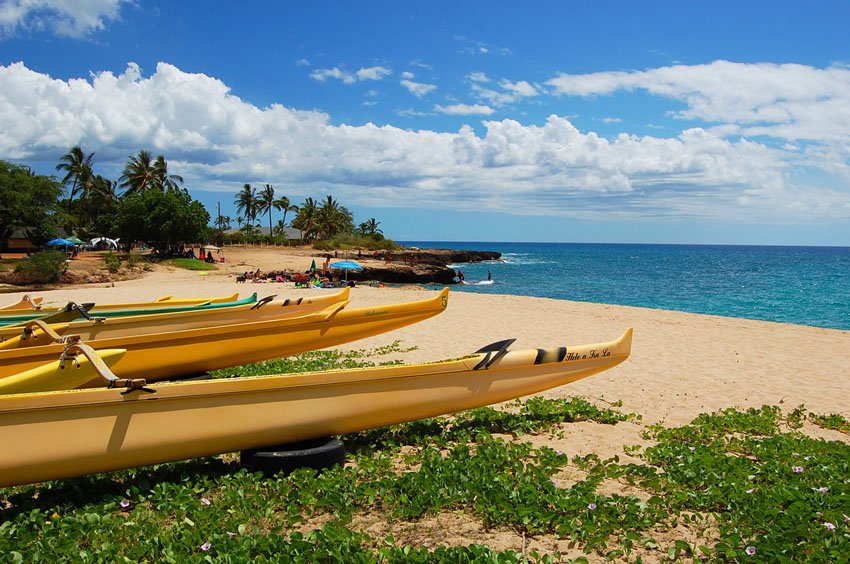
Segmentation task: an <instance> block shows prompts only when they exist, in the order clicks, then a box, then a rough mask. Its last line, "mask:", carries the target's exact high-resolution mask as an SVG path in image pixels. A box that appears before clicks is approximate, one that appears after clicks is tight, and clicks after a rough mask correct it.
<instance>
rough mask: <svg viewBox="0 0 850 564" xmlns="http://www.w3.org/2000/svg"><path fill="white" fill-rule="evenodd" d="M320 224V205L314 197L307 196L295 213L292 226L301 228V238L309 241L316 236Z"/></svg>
mask: <svg viewBox="0 0 850 564" xmlns="http://www.w3.org/2000/svg"><path fill="white" fill-rule="evenodd" d="M318 225H319V206H317V205H316V202H315V201H314V200H313V198H307V199H306V200H304V203H303V204H302V205H301V207H300V208H299V209H298V213H296V214H295V219H293V220H292V227H295V228H296V229H300V230H301V238H302V240H304V241H309V240H310V239H313V238H315V237H316V236H317V235H318V233H319V230H318Z"/></svg>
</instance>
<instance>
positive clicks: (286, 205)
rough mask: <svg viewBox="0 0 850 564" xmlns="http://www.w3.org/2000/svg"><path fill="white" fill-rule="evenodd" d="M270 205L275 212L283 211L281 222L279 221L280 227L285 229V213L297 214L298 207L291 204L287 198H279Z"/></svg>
mask: <svg viewBox="0 0 850 564" xmlns="http://www.w3.org/2000/svg"><path fill="white" fill-rule="evenodd" d="M272 205H273V206H274V209H276V210H277V211H283V220H282V221H281V227H286V214H287V212H292V213H297V212H298V206H296V205H293V204H291V203H290V201H289V198H287V197H286V196H281V197H280V198H278V199H277V200H275V201H274V202H272Z"/></svg>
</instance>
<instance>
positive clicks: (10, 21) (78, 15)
mask: <svg viewBox="0 0 850 564" xmlns="http://www.w3.org/2000/svg"><path fill="white" fill-rule="evenodd" d="M126 1H127V0H84V1H71V0H3V1H2V2H0V38H3V37H10V36H13V35H15V34H16V33H17V32H18V31H20V30H35V31H49V32H51V33H54V34H56V35H59V36H63V37H74V38H81V37H85V36H87V35H89V34H90V33H92V32H94V31H100V30H102V29H104V28H105V27H106V24H107V23H109V22H110V21H114V20H116V19H117V18H118V13H119V10H120V7H121V4H122V3H126Z"/></svg>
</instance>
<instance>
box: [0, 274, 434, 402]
mask: <svg viewBox="0 0 850 564" xmlns="http://www.w3.org/2000/svg"><path fill="white" fill-rule="evenodd" d="M448 296H449V290H448V289H447V288H446V289H443V291H442V292H440V293H439V294H438V295H437V296H435V297H433V298H430V299H426V300H420V301H416V302H406V303H400V304H391V305H383V306H374V307H360V308H353V309H347V308H345V306H346V304H347V303H348V302H347V301H337V302H335V303H331V304H330V305H327V306H326V307H325V308H324V309H322V310H320V311H317V312H314V313H310V314H307V315H302V316H297V317H284V318H273V319H264V320H258V321H248V322H237V323H229V324H223V325H214V326H205V327H194V328H187V329H175V330H173V331H153V332H151V331H149V330H144V331H142V332H141V333H138V334H133V335H125V336H115V337H109V338H101V337H100V336H97V335H96V332H97V331H96V328H94V327H93V328H92V333H93V334H95V338H94V339H92V340H89V341H87V342H86V344H88V345H90V346H92V347H93V348H97V349H126V353H125V355H124V358H122V359H121V360H119V361H118V363H117V364H116V365H115V370H116V372H118V373H119V374H121V376H122V377H123V378H127V379H134V378H145V379H146V380H147V381H148V382H152V381H157V380H167V379H174V378H180V377H186V376H190V375H193V374H199V373H203V372H206V371H209V370H217V369H219V368H227V367H230V366H238V365H241V364H247V363H249V362H259V361H261V360H269V359H272V358H280V357H284V356H288V355H292V354H297V353H301V352H305V351H309V350H316V349H321V348H325V347H331V346H335V345H340V344H342V343H348V342H350V341H356V340H358V339H363V338H366V337H371V336H374V335H379V334H381V333H385V332H387V331H392V330H393V329H398V328H401V327H405V326H407V325H411V324H413V323H417V322H419V321H424V320H426V319H428V318H430V317H433V316H435V315H437V314H439V313H442V312H443V311H444V310H445V309H446V306H447V304H448ZM260 309H262V308H260ZM40 329H41V330H42V331H44V329H45V328H44V327H41V328H40ZM35 336H36V338H37V339H41V340H38V341H32V340H29V341H28V340H26V339H24V338H23V337H16V338H15V339H10V340H8V341H6V342H3V343H0V393H4V392H3V391H2V387H3V381H4V379H5V377H8V376H16V375H19V374H20V373H22V372H25V371H30V372H29V374H30V375H35V374H36V373H37V372H38V369H45V370H50V371H56V369H55V368H49V367H50V366H52V365H51V364H50V363H52V362H55V361H56V360H59V358H60V356H62V355H67V352H66V349H67V348H68V346H69V345H70V344H72V343H74V342H77V340H76V339H71V338H65V337H61V336H59V335H54V334H51V333H47V334H46V336H44V335H43V334H37V335H35ZM33 343H35V344H36V346H31V345H33ZM41 343H45V344H41ZM33 371H35V372H33ZM59 375H60V376H61V374H59ZM38 379H39V381H44V379H43V378H41V377H40V376H39V378H38ZM69 381H70V380H67V381H66V382H69ZM75 382H76V381H75ZM66 385H67V384H64V383H63V380H62V378H61V377H58V378H56V379H55V384H54V385H52V386H50V388H49V389H53V390H59V389H63V388H64V387H65V386H66ZM79 385H80V384H76V385H74V386H70V387H77V386H79ZM102 385H103V384H102V382H100V380H99V379H96V378H95V379H92V380H90V381H89V382H87V383H84V384H82V386H84V387H89V386H102ZM35 389H42V390H43V389H44V388H35ZM35 389H33V390H32V391H34V390H35ZM15 390H18V391H22V384H21V382H20V381H18V382H17V383H16V385H15Z"/></svg>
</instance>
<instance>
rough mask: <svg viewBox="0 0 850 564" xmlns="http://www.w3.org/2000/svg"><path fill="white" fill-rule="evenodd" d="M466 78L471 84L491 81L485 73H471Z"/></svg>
mask: <svg viewBox="0 0 850 564" xmlns="http://www.w3.org/2000/svg"><path fill="white" fill-rule="evenodd" d="M466 78H467V80H469V81H470V82H490V79H489V78H487V75H486V74H485V73H483V72H473V73H470V74H469V75H468V76H467V77H466Z"/></svg>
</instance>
